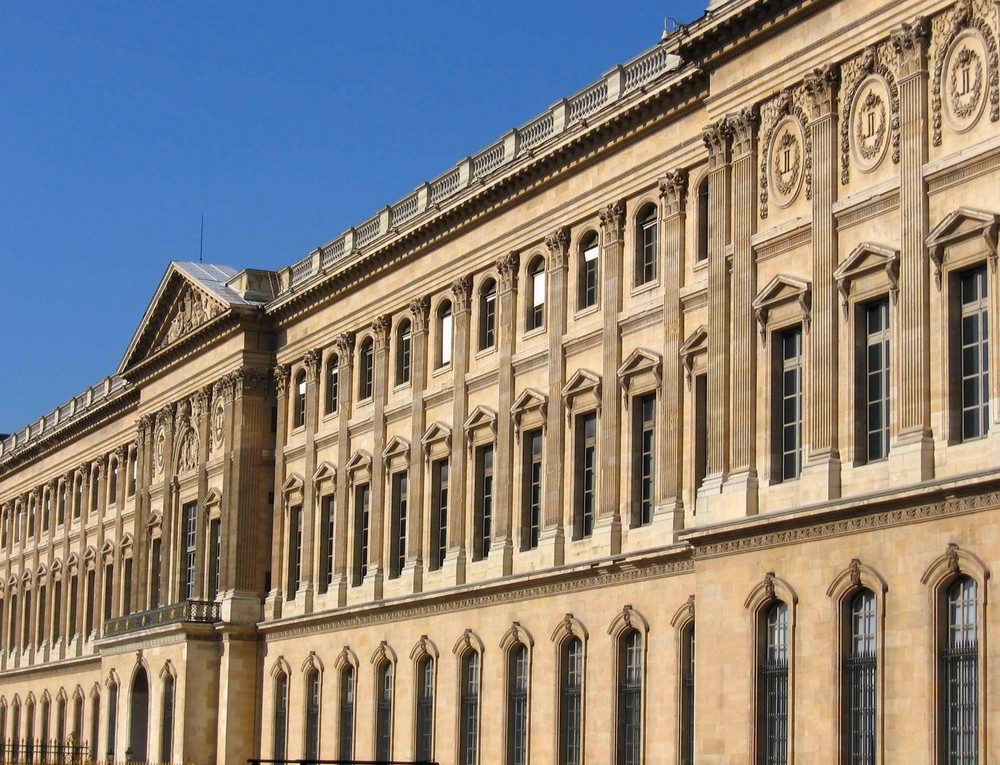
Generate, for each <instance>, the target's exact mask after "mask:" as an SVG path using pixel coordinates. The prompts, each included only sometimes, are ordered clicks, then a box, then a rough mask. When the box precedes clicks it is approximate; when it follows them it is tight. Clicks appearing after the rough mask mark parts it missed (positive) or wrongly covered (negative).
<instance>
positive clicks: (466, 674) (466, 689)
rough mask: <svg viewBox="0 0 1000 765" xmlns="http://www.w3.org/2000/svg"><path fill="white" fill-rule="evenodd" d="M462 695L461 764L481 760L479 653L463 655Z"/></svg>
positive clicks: (469, 764) (473, 764) (460, 725)
mask: <svg viewBox="0 0 1000 765" xmlns="http://www.w3.org/2000/svg"><path fill="white" fill-rule="evenodd" d="M461 682H462V686H461V689H462V697H461V712H460V715H461V716H460V718H459V765H476V763H478V762H479V654H478V653H476V652H475V651H469V652H468V653H466V654H465V656H463V657H462V673H461Z"/></svg>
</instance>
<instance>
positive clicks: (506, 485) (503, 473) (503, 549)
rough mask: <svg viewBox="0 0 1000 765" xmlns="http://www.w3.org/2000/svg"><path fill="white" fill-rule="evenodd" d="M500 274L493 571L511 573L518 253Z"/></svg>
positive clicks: (506, 260) (506, 258) (499, 269)
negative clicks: (514, 357)
mask: <svg viewBox="0 0 1000 765" xmlns="http://www.w3.org/2000/svg"><path fill="white" fill-rule="evenodd" d="M496 268H497V275H498V277H499V282H500V283H499V290H498V295H497V298H498V309H499V311H498V316H497V318H498V321H497V353H498V354H499V364H498V371H497V378H498V389H499V390H498V398H497V453H496V462H495V471H494V482H493V485H494V491H493V495H494V499H493V530H492V539H491V542H490V555H489V560H490V571H491V574H492V575H495V576H507V575H508V574H510V573H511V571H512V567H513V559H514V534H513V529H514V424H513V421H512V417H511V413H510V408H511V405H512V404H513V403H514V366H513V364H512V357H513V354H514V342H515V334H516V333H515V331H514V328H515V326H516V316H517V268H518V255H517V253H516V252H511V253H508V254H507V255H506V256H504V257H503V258H501V259H500V260H498V261H497V264H496Z"/></svg>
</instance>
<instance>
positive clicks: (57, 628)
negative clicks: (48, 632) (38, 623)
mask: <svg viewBox="0 0 1000 765" xmlns="http://www.w3.org/2000/svg"><path fill="white" fill-rule="evenodd" d="M62 593H63V589H62V582H56V583H55V584H53V585H52V638H51V641H52V642H53V643H55V642H56V641H57V640H58V639H59V638H60V637H62V634H63V633H62ZM2 611H3V609H2V608H0V613H2Z"/></svg>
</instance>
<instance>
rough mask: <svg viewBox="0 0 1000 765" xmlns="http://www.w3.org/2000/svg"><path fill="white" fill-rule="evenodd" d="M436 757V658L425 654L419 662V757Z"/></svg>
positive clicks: (423, 758) (426, 760)
mask: <svg viewBox="0 0 1000 765" xmlns="http://www.w3.org/2000/svg"><path fill="white" fill-rule="evenodd" d="M433 757H434V659H433V658H432V657H430V656H424V657H423V658H422V659H421V660H420V661H419V662H418V663H417V759H418V760H421V761H425V762H430V760H431V759H433Z"/></svg>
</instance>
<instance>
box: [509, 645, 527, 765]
mask: <svg viewBox="0 0 1000 765" xmlns="http://www.w3.org/2000/svg"><path fill="white" fill-rule="evenodd" d="M527 762H528V649H527V647H526V646H525V645H524V643H517V644H516V645H514V646H513V647H512V648H511V649H510V652H509V653H508V655H507V765H527Z"/></svg>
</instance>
